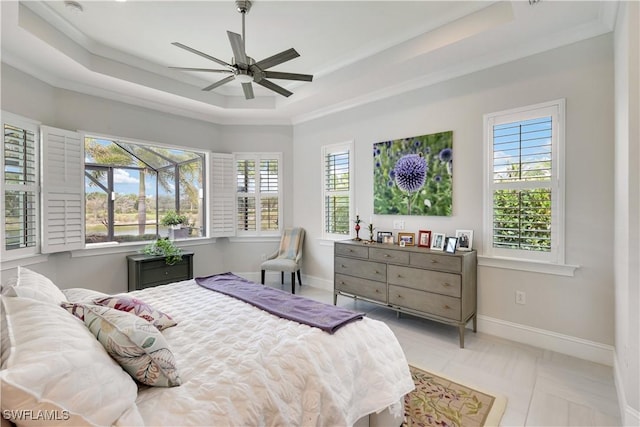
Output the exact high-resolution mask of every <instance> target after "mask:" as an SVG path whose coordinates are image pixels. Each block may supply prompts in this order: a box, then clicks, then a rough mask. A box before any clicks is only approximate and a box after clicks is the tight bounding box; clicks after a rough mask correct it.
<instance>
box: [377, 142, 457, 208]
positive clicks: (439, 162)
mask: <svg viewBox="0 0 640 427" xmlns="http://www.w3.org/2000/svg"><path fill="white" fill-rule="evenodd" d="M452 188H453V131H447V132H440V133H434V134H430V135H422V136H416V137H412V138H403V139H396V140H394V141H384V142H378V143H375V144H373V197H374V199H373V211H374V213H375V214H378V215H433V216H450V215H451V201H452Z"/></svg>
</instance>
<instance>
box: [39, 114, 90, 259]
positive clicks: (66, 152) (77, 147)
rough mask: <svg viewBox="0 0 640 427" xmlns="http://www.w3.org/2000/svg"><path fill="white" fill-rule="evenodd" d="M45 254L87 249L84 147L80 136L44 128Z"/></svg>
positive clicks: (43, 233)
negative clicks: (85, 243) (85, 241)
mask: <svg viewBox="0 0 640 427" xmlns="http://www.w3.org/2000/svg"><path fill="white" fill-rule="evenodd" d="M41 132H42V253H53V252H62V251H71V250H76V249H82V248H83V247H84V187H83V186H84V144H83V138H82V137H81V135H80V134H78V133H77V132H71V131H68V130H63V129H56V128H52V127H48V126H42V128H41Z"/></svg>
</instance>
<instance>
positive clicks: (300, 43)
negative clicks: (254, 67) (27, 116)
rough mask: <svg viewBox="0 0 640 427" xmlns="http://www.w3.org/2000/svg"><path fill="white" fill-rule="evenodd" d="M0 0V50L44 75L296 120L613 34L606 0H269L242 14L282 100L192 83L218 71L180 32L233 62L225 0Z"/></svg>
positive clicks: (193, 106) (218, 113)
mask: <svg viewBox="0 0 640 427" xmlns="http://www.w3.org/2000/svg"><path fill="white" fill-rule="evenodd" d="M77 2H78V3H79V4H80V5H81V6H82V8H83V11H82V12H74V11H73V10H71V9H70V8H68V7H66V6H65V2H64V1H26V2H17V1H6V0H3V1H2V2H1V5H0V6H1V13H2V52H1V55H2V56H1V58H2V61H3V62H5V63H7V64H9V65H11V66H13V67H15V68H17V69H20V70H22V71H24V72H26V73H28V74H31V75H33V76H34V77H36V78H38V79H40V80H43V81H45V82H47V83H49V84H51V85H53V86H56V87H60V88H65V89H69V90H74V91H78V92H82V93H87V94H92V95H96V96H101V97H105V98H110V99H115V100H119V101H123V102H127V103H131V104H135V105H140V106H145V107H149V108H154V109H157V110H160V111H165V112H170V113H174V114H180V115H184V116H188V117H193V118H198V119H202V120H207V121H211V122H216V123H240V124H248V123H274V124H276V123H278V124H283V123H287V124H289V123H298V122H302V121H305V120H309V119H312V118H315V117H319V116H322V115H324V114H328V113H331V112H335V111H340V110H343V109H346V108H350V107H353V106H355V105H360V104H363V103H366V102H371V101H373V100H377V99H382V98H385V97H388V96H391V95H394V94H398V93H402V92H404V91H409V90H413V89H416V88H419V87H423V86H427V85H429V84H433V83H437V82H440V81H444V80H447V79H450V78H454V77H457V76H460V75H463V74H467V73H470V72H473V71H477V70H480V69H483V68H488V67H491V66H494V65H497V64H500V63H504V62H507V61H511V60H514V59H517V58H521V57H524V56H528V55H531V54H535V53H538V52H541V51H544V50H547V49H551V48H554V47H558V46H562V45H565V44H568V43H573V42H576V41H579V40H582V39H585V38H589V37H594V36H597V35H600V34H603V33H606V32H609V31H612V29H613V25H614V22H615V13H616V11H617V3H616V2H610V1H586V2H582V1H554V0H542V1H540V2H538V3H536V4H533V5H531V4H529V1H526V0H525V1H513V2H508V1H507V2H489V1H488V2H483V1H448V2H447V1H408V2H404V1H351V2H350V1H299V0H298V1H269V0H255V1H254V2H253V5H252V7H251V10H250V11H249V13H248V14H247V16H246V50H247V54H248V55H249V56H251V57H253V58H254V59H256V60H258V61H259V60H261V59H264V58H266V57H268V56H271V55H273V54H275V53H278V52H281V51H283V50H286V49H288V48H291V47H293V48H295V49H296V50H297V51H298V52H299V53H300V55H301V56H300V57H299V58H296V59H293V60H291V61H289V62H285V63H283V64H281V65H279V66H277V67H274V68H273V69H272V70H273V71H287V72H294V73H304V74H313V75H314V80H313V82H293V81H285V80H274V82H275V83H277V84H280V85H281V86H283V87H285V88H287V89H289V90H291V91H292V92H294V94H293V95H292V96H290V97H289V98H285V97H282V96H281V95H278V94H275V93H274V92H271V91H269V90H267V89H265V88H262V87H260V86H258V85H256V84H254V85H253V86H254V91H255V93H256V98H255V99H253V100H245V99H244V96H243V94H242V90H241V87H240V84H239V83H238V82H231V83H228V84H226V85H223V86H221V87H219V88H217V89H215V90H213V91H211V92H204V91H202V90H201V89H202V88H203V87H205V86H208V85H209V84H211V83H213V82H215V81H217V80H219V79H221V78H222V77H223V76H224V75H220V74H214V73H194V72H185V71H178V70H172V69H169V68H168V67H169V66H182V67H204V68H220V67H219V66H218V65H217V64H215V63H214V62H211V61H208V60H206V59H204V58H202V57H200V56H197V55H194V54H192V53H189V52H186V51H184V50H182V49H179V48H177V47H175V46H172V45H171V42H174V41H178V42H181V43H183V44H186V45H188V46H191V47H193V48H195V49H197V50H200V51H202V52H205V53H207V54H209V55H211V56H214V57H216V58H219V59H222V60H224V61H226V62H231V56H232V53H231V47H230V45H229V40H228V38H227V34H226V31H227V30H230V31H234V32H237V33H241V30H242V24H241V23H242V18H241V15H240V14H239V13H238V12H237V11H236V9H235V2H234V1H233V0H224V1H133V0H129V1H125V2H122V1H119V2H118V1H114V0H111V1H89V0H77Z"/></svg>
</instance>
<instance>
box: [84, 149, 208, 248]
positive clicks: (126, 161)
mask: <svg viewBox="0 0 640 427" xmlns="http://www.w3.org/2000/svg"><path fill="white" fill-rule="evenodd" d="M84 144H85V169H84V176H85V178H84V179H85V239H86V242H87V243H98V242H127V241H140V240H154V239H156V238H157V237H158V236H160V237H167V236H169V234H170V233H175V234H174V237H175V238H189V237H199V236H204V235H206V227H205V218H204V212H205V209H204V206H205V205H204V203H205V200H204V194H205V191H204V182H205V180H204V166H205V160H204V159H205V156H204V153H200V152H195V151H188V150H183V149H177V148H169V147H158V146H153V145H148V144H141V143H134V142H128V141H127V142H125V141H115V140H112V139H108V138H99V137H86V138H85V140H84ZM170 211H173V212H175V213H178V214H179V215H181V216H184V217H186V222H185V223H183V224H181V225H179V226H176V227H179V228H180V229H181V230H182V231H181V233H177V232H176V231H174V230H170V228H172V227H171V225H169V224H163V221H162V219H163V216H164V215H165V214H167V213H169V212H170Z"/></svg>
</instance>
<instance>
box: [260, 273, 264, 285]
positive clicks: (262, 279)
mask: <svg viewBox="0 0 640 427" xmlns="http://www.w3.org/2000/svg"><path fill="white" fill-rule="evenodd" d="M260 283H262V284H263V285H264V270H260Z"/></svg>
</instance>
